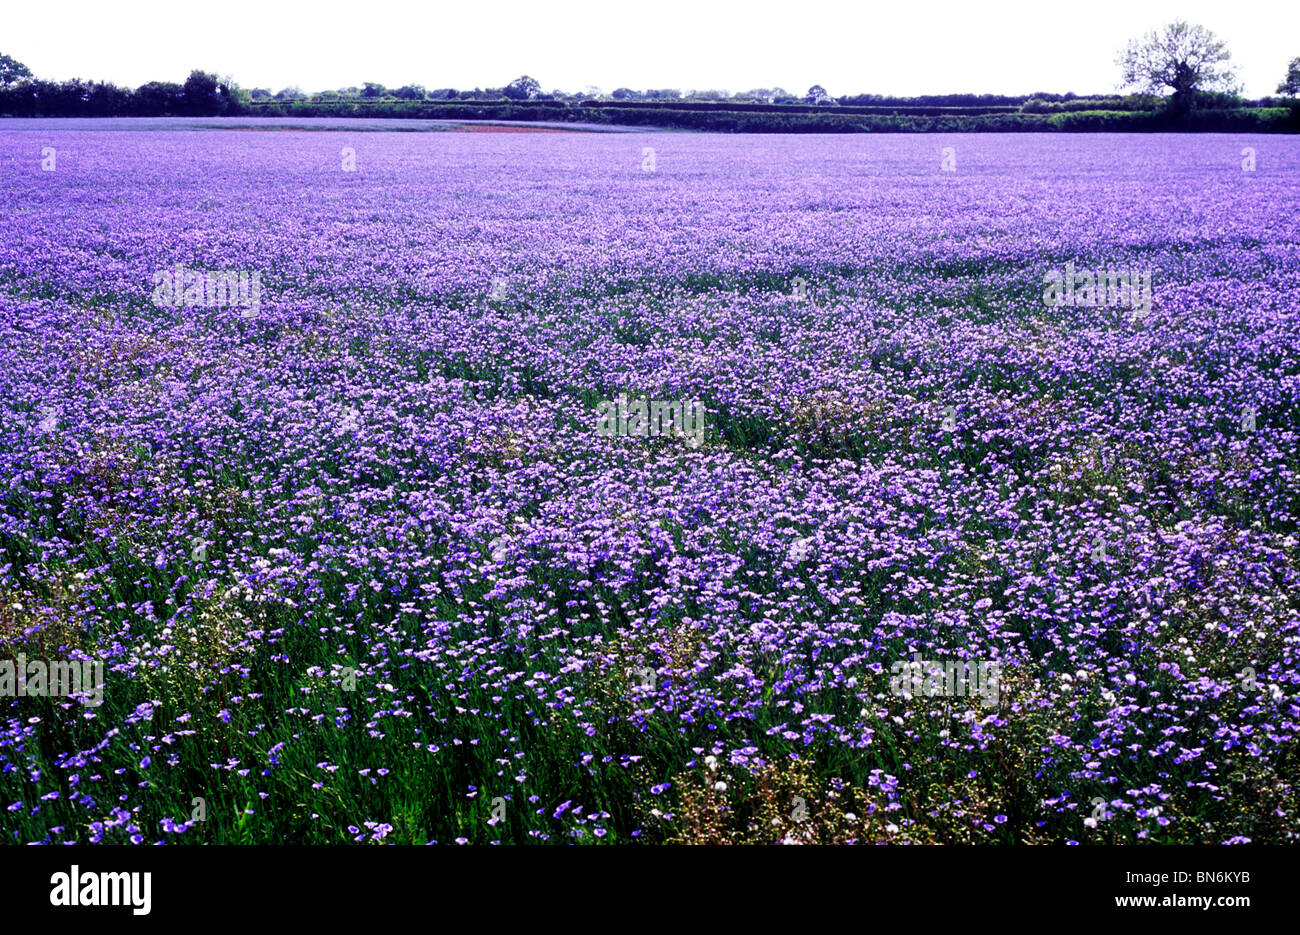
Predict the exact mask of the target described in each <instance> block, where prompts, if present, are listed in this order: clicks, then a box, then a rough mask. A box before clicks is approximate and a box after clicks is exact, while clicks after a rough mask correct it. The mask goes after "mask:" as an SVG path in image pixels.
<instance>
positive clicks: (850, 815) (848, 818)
mask: <svg viewBox="0 0 1300 935" xmlns="http://www.w3.org/2000/svg"><path fill="white" fill-rule="evenodd" d="M844 820H845V821H857V820H858V816H857V815H855V814H853V813H852V812H845V813H844Z"/></svg>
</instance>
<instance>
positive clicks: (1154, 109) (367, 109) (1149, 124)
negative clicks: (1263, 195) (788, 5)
mask: <svg viewBox="0 0 1300 935" xmlns="http://www.w3.org/2000/svg"><path fill="white" fill-rule="evenodd" d="M1229 59H1230V56H1229V54H1228V51H1227V48H1226V46H1225V45H1224V43H1223V42H1222V41H1221V40H1219V39H1217V38H1215V36H1214V35H1213V34H1212V33H1211V32H1210V31H1209V30H1207V29H1205V28H1204V27H1201V26H1193V25H1189V24H1187V23H1184V22H1175V23H1171V24H1170V25H1168V26H1166V27H1165V28H1164V29H1163V30H1162V31H1158V32H1152V33H1149V34H1148V35H1147V36H1145V37H1143V38H1142V39H1140V40H1134V41H1133V42H1131V43H1129V44H1128V46H1127V47H1126V48H1125V49H1124V50H1122V51H1121V53H1120V55H1119V58H1118V59H1117V60H1116V63H1117V64H1118V65H1119V66H1120V68H1121V71H1122V79H1123V80H1122V86H1124V87H1130V88H1135V89H1136V92H1135V93H1129V94H1119V93H1115V94H1106V95H1077V94H1073V93H1067V94H1054V93H1049V92H1041V91H1040V92H1034V93H1032V94H1018V95H1007V94H927V95H919V96H913V97H897V96H888V95H881V94H854V95H845V96H842V97H834V96H832V95H831V94H830V93H829V92H827V90H826V89H825V88H824V87H822V86H821V85H818V84H815V85H813V86H812V87H810V88H809V89H808V90H807V91H806V92H805V93H803V94H802V95H796V94H792V93H790V92H788V91H786V90H785V89H784V88H780V87H772V88H752V89H750V90H748V91H742V92H738V93H734V94H733V93H729V92H726V91H718V90H685V91H683V90H679V89H676V88H657V89H647V90H634V89H632V88H626V87H623V88H617V89H615V90H614V91H612V92H610V93H608V94H606V93H605V92H603V91H601V90H600V89H599V88H594V87H588V88H585V89H584V90H582V91H580V92H574V93H565V92H563V91H558V90H553V91H549V92H546V91H543V90H542V85H541V83H540V82H538V81H537V80H536V79H534V78H532V77H530V76H528V75H523V76H521V77H519V78H516V79H515V80H514V81H512V82H510V83H509V84H507V85H505V86H503V87H499V88H486V89H485V88H474V89H473V90H457V89H455V88H436V89H434V90H428V89H426V88H425V87H424V86H423V85H419V84H407V85H402V86H401V87H397V88H388V87H385V86H384V85H382V84H379V83H377V82H373V81H366V82H363V83H362V84H361V85H360V86H352V87H346V88H339V89H337V90H333V91H317V92H314V93H311V94H308V93H306V92H304V91H303V90H302V89H301V88H299V87H296V86H290V87H287V88H281V89H280V90H278V91H272V90H271V89H269V88H252V89H249V90H245V89H243V88H240V87H239V86H238V85H237V84H235V82H234V81H233V80H231V79H230V78H221V77H218V76H216V75H213V74H209V73H207V72H203V71H198V70H195V71H192V72H191V73H190V75H189V77H188V78H187V79H186V80H185V82H184V83H183V84H176V83H173V82H165V81H151V82H149V83H147V84H143V85H140V87H138V88H135V89H129V88H120V87H118V86H116V85H114V84H112V83H111V82H99V81H82V80H81V79H77V78H74V79H72V80H70V81H64V82H53V81H45V80H42V79H39V78H35V77H34V76H33V75H32V72H31V70H30V69H29V68H27V66H25V65H23V64H22V63H21V62H18V61H16V60H14V59H13V58H11V57H9V56H8V55H0V116H21V117H98V116H104V117H115V116H120V117H129V116H140V117H144V116H150V117H153V116H179V117H184V116H208V117H210V116H232V115H239V114H250V115H257V116H303V117H305V116H359V117H360V116H364V117H429V118H463V119H487V120H548V121H549V120H554V121H581V122H587V123H609V124H631V125H638V126H667V127H674V128H681V129H698V130H715V131H728V132H863V131H873V130H918V129H932V130H964V129H968V130H995V131H997V130H1034V129H1045V130H1052V129H1071V130H1079V129H1135V130H1136V129H1195V128H1200V129H1205V128H1217V129H1225V130H1240V129H1272V130H1293V129H1296V128H1297V127H1298V126H1300V105H1297V104H1296V99H1297V96H1300V58H1297V59H1295V60H1293V61H1292V62H1291V63H1290V65H1289V66H1288V70H1287V74H1286V76H1285V78H1284V79H1283V81H1282V82H1281V84H1279V86H1278V89H1277V93H1278V94H1279V95H1284V97H1281V98H1264V99H1261V100H1256V101H1248V100H1245V99H1243V98H1242V97H1241V96H1240V94H1239V89H1238V88H1237V86H1236V81H1235V73H1234V71H1233V69H1232V68H1231V67H1230V66H1229V64H1228V62H1229Z"/></svg>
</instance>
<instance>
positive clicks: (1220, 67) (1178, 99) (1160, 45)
mask: <svg viewBox="0 0 1300 935" xmlns="http://www.w3.org/2000/svg"><path fill="white" fill-rule="evenodd" d="M1230 58H1231V56H1230V55H1229V53H1228V47H1227V45H1226V44H1225V43H1224V42H1223V40H1221V39H1218V38H1216V37H1215V35H1214V33H1212V32H1210V31H1209V30H1208V29H1206V28H1205V27H1204V26H1196V25H1192V24H1189V23H1185V22H1183V21H1182V20H1179V21H1178V22H1174V23H1170V24H1169V25H1168V26H1166V27H1165V28H1164V29H1162V30H1157V31H1154V32H1150V33H1147V34H1146V35H1145V36H1144V37H1143V38H1141V39H1134V40H1133V41H1131V42H1130V43H1129V44H1128V46H1127V48H1125V49H1124V51H1122V52H1121V53H1120V54H1119V57H1118V58H1117V59H1116V60H1115V61H1116V64H1118V65H1119V66H1120V67H1121V68H1122V69H1123V70H1124V71H1123V86H1124V87H1133V86H1136V87H1138V88H1139V89H1141V90H1142V91H1145V92H1146V93H1148V94H1158V95H1162V96H1163V95H1165V94H1171V95H1172V97H1171V102H1172V104H1173V106H1174V108H1175V109H1176V110H1186V109H1187V108H1188V107H1189V106H1190V105H1191V103H1192V101H1193V100H1194V99H1195V98H1196V95H1197V94H1198V93H1200V92H1202V91H1233V90H1235V89H1236V75H1235V74H1234V73H1233V69H1232V68H1231V67H1230V66H1229V65H1228V60H1229V59H1230Z"/></svg>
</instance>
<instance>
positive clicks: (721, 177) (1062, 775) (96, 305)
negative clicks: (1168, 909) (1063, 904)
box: [0, 121, 1300, 844]
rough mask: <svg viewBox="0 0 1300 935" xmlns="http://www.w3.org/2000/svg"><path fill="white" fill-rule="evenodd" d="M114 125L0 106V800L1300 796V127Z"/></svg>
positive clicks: (265, 827)
mask: <svg viewBox="0 0 1300 935" xmlns="http://www.w3.org/2000/svg"><path fill="white" fill-rule="evenodd" d="M146 126H147V128H146V129H138V130H137V129H117V128H113V129H105V130H94V129H84V128H83V129H78V128H68V127H61V126H60V125H59V124H58V123H57V122H55V121H44V122H42V121H32V122H17V121H14V122H10V123H8V124H6V125H4V126H0V203H3V206H4V209H3V213H0V483H2V488H0V660H5V661H9V662H11V663H12V664H14V665H15V666H16V663H17V660H18V658H19V656H20V655H21V656H22V658H23V659H25V660H46V661H54V660H81V659H86V660H102V662H103V663H104V667H105V676H106V683H105V685H104V695H103V703H102V704H99V705H93V704H87V703H84V701H85V699H78V698H73V697H61V696H41V695H40V693H39V692H32V693H28V694H26V695H22V696H19V695H17V694H15V690H12V689H11V690H10V691H9V692H8V693H7V694H6V696H5V697H0V829H2V830H3V838H4V839H5V840H7V841H11V842H13V841H16V842H26V843H30V842H46V843H58V842H64V841H77V842H99V841H103V842H136V843H153V842H158V841H162V842H168V843H200V842H217V843H296V842H297V843H327V842H351V841H357V842H385V843H420V844H423V843H426V842H435V841H436V842H437V843H439V844H452V843H455V842H462V843H463V842H466V841H468V842H472V843H488V842H500V843H503V844H505V843H530V842H551V843H557V842H576V843H610V842H617V843H629V842H634V841H645V842H692V843H703V842H753V843H774V842H782V841H784V842H787V843H804V842H858V843H877V842H899V843H902V842H914V843H917V842H919V843H925V842H954V843H955V842H976V843H1064V842H1079V843H1090V842H1102V841H1105V842H1111V841H1115V842H1131V843H1140V842H1148V843H1170V842H1244V841H1254V842H1274V843H1281V842H1287V841H1296V840H1297V837H1298V836H1300V788H1297V785H1298V783H1300V779H1298V777H1300V746H1298V741H1297V736H1298V734H1297V732H1298V730H1300V668H1298V666H1297V663H1298V661H1300V580H1298V579H1300V547H1298V545H1297V538H1296V537H1297V531H1296V518H1297V514H1298V513H1300V476H1298V474H1297V471H1298V469H1300V297H1298V296H1300V183H1298V182H1297V173H1298V172H1300V145H1297V141H1296V140H1295V139H1293V138H1286V137H1242V138H1236V137H1232V136H1229V135H1203V136H1193V135H1179V136H1165V135H1147V136H1107V135H1087V136H1078V137H1053V138H1046V137H1042V136H1020V135H982V136H952V137H944V138H939V137H931V136H924V135H905V136H876V135H862V136H832V137H820V136H801V137H785V136H745V137H727V136H713V135H686V134H666V133H665V134H589V133H515V134H504V133H492V132H475V133H470V132H437V133H421V132H406V133H400V132H347V131H335V132H296V131H291V130H283V131H278V132H269V131H268V132H258V131H249V130H243V131H236V130H187V129H179V128H174V127H169V126H167V125H166V124H165V123H162V122H154V123H151V124H147V125H146ZM944 147H950V148H951V149H950V150H949V151H948V153H947V154H946V155H944V154H941V150H942V148H944ZM1243 151H1248V152H1249V153H1250V156H1249V157H1248V158H1247V157H1246V156H1245V154H1244V152H1243ZM349 154H351V155H350V156H349ZM349 159H350V160H351V162H350V164H349ZM945 159H946V160H947V161H946V164H945V161H944V160H945ZM1248 166H1249V167H1248ZM177 267H183V268H184V270H189V271H204V272H205V273H210V274H215V273H220V272H242V273H245V274H248V275H249V276H253V277H255V279H256V286H257V288H256V289H254V290H252V294H251V295H250V294H248V293H241V294H240V295H241V297H242V299H243V301H242V303H238V302H233V301H232V302H228V303H226V304H225V305H221V304H219V303H218V304H217V305H215V306H214V305H213V303H212V302H210V301H199V300H200V299H205V298H211V296H210V292H205V291H204V289H203V288H200V289H199V290H198V291H197V293H196V294H195V296H193V297H192V298H193V299H194V301H182V299H183V298H185V296H184V295H183V291H182V290H181V289H179V288H177V289H176V290H175V291H174V292H173V293H170V295H171V301H168V300H167V296H168V295H169V293H167V292H166V290H164V292H163V298H162V300H161V301H160V299H159V287H158V284H159V283H160V282H166V281H169V280H168V277H171V276H173V275H174V271H175V270H176V269H177ZM1067 268H1072V269H1078V270H1091V269H1099V268H1123V269H1128V270H1145V271H1147V273H1148V274H1149V276H1150V283H1151V292H1150V295H1151V302H1150V305H1149V308H1139V307H1131V306H1124V305H1115V304H1111V305H1105V304H1103V303H1092V304H1075V305H1069V304H1066V305H1061V304H1051V303H1046V302H1045V301H1044V298H1043V296H1044V277H1045V276H1047V275H1048V274H1050V273H1051V272H1052V271H1062V270H1066V269H1067ZM182 275H184V274H183V273H182ZM160 277H162V279H160ZM246 281H247V280H246ZM620 394H628V396H629V397H630V398H634V399H635V398H641V399H650V400H699V401H700V402H701V403H702V404H703V406H704V408H705V410H706V412H707V431H706V432H705V434H704V437H703V440H702V441H700V442H699V443H694V442H696V441H697V440H696V439H689V438H685V437H680V436H674V435H672V434H671V433H665V434H664V435H662V436H661V437H657V438H656V437H650V438H643V437H638V436H636V435H635V434H634V435H631V436H630V437H609V436H608V435H606V434H602V433H600V432H598V431H597V428H596V424H597V412H598V407H599V405H600V404H601V403H602V401H608V400H616V399H618V398H619V396H620ZM917 659H921V660H936V661H940V662H943V661H953V660H958V661H967V662H970V663H971V664H972V666H973V665H975V664H976V663H978V664H979V665H981V666H983V667H986V669H987V668H988V667H991V669H992V670H993V671H996V672H998V673H999V675H998V679H997V684H996V686H995V691H994V692H993V694H992V695H991V696H990V695H989V694H988V693H987V692H985V693H984V694H982V695H976V694H972V693H969V692H967V693H965V694H962V693H959V692H954V691H943V690H941V691H934V690H931V689H933V685H932V684H925V683H922V684H920V685H919V687H918V684H917V683H909V685H908V686H907V687H906V690H902V691H900V690H898V685H897V683H896V682H895V678H896V676H895V673H896V672H897V671H898V667H897V665H896V663H899V662H907V661H913V662H915V660H917ZM3 687H4V683H3V682H0V690H2V689H3ZM941 687H942V686H941ZM985 687H986V688H987V685H986V686H985Z"/></svg>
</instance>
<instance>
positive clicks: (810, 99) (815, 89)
mask: <svg viewBox="0 0 1300 935" xmlns="http://www.w3.org/2000/svg"><path fill="white" fill-rule="evenodd" d="M803 99H804V101H805V102H806V103H809V104H829V103H830V101H831V96H830V95H829V94H827V93H826V89H825V88H823V87H822V86H821V85H820V84H815V85H813V86H812V87H811V88H809V89H808V93H807V94H805V95H804V96H803Z"/></svg>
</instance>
